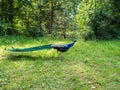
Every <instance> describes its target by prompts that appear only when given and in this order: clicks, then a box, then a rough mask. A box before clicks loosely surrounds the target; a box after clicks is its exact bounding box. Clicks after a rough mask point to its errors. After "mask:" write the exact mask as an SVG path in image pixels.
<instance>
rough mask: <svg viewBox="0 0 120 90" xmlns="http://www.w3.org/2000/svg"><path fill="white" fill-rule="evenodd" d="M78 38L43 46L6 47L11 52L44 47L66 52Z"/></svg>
mask: <svg viewBox="0 0 120 90" xmlns="http://www.w3.org/2000/svg"><path fill="white" fill-rule="evenodd" d="M75 42H76V40H75V41H73V42H72V43H70V44H48V45H43V46H36V47H30V48H12V49H6V50H7V51H11V52H29V51H36V50H44V49H52V48H53V49H56V50H57V51H60V52H66V51H67V50H69V49H70V48H71V47H72V46H73V45H74V44H75Z"/></svg>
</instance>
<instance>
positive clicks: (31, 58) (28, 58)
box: [7, 55, 59, 61]
mask: <svg viewBox="0 0 120 90" xmlns="http://www.w3.org/2000/svg"><path fill="white" fill-rule="evenodd" d="M7 59H8V60H10V61H36V60H45V61H49V60H50V61H51V60H58V59H59V58H58V57H47V56H45V57H42V56H30V55H8V56H7Z"/></svg>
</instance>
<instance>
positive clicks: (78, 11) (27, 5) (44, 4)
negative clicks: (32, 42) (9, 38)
mask: <svg viewBox="0 0 120 90" xmlns="http://www.w3.org/2000/svg"><path fill="white" fill-rule="evenodd" d="M0 5H1V6H0V35H13V34H14V35H15V34H17V35H18V34H23V35H26V36H31V37H35V36H46V35H50V36H53V37H56V36H57V37H58V36H60V37H61V36H63V37H64V38H66V37H79V38H80V37H82V38H85V39H89V38H97V39H113V38H116V39H120V27H119V25H120V18H119V17H120V13H119V12H120V6H119V5H120V0H1V1H0Z"/></svg>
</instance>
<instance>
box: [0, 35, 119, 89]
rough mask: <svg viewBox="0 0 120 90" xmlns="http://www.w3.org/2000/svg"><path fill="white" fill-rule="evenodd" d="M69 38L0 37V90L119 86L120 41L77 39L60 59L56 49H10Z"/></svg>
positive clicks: (108, 87)
mask: <svg viewBox="0 0 120 90" xmlns="http://www.w3.org/2000/svg"><path fill="white" fill-rule="evenodd" d="M70 42H71V40H68V39H66V40H62V39H61V40H59V39H49V38H36V39H33V38H29V37H28V38H26V37H0V90H119V89H120V41H119V40H112V41H86V42H84V41H83V40H78V41H77V43H76V44H75V45H74V46H73V47H72V48H71V49H70V50H69V51H68V52H66V53H63V54H62V59H59V58H58V55H59V54H61V53H58V52H57V51H56V50H53V49H52V50H43V51H36V52H27V53H11V52H7V51H5V50H3V49H4V48H6V47H7V48H10V47H12V46H13V47H31V46H38V45H45V44H51V43H53V44H56V43H70Z"/></svg>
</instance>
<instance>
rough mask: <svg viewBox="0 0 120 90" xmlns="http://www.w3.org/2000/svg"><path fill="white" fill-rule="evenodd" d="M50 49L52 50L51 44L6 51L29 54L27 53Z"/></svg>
mask: <svg viewBox="0 0 120 90" xmlns="http://www.w3.org/2000/svg"><path fill="white" fill-rule="evenodd" d="M51 48H52V47H51V44H49V45H43V46H36V47H30V48H12V49H6V50H7V51H11V52H29V51H37V50H44V49H51Z"/></svg>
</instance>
